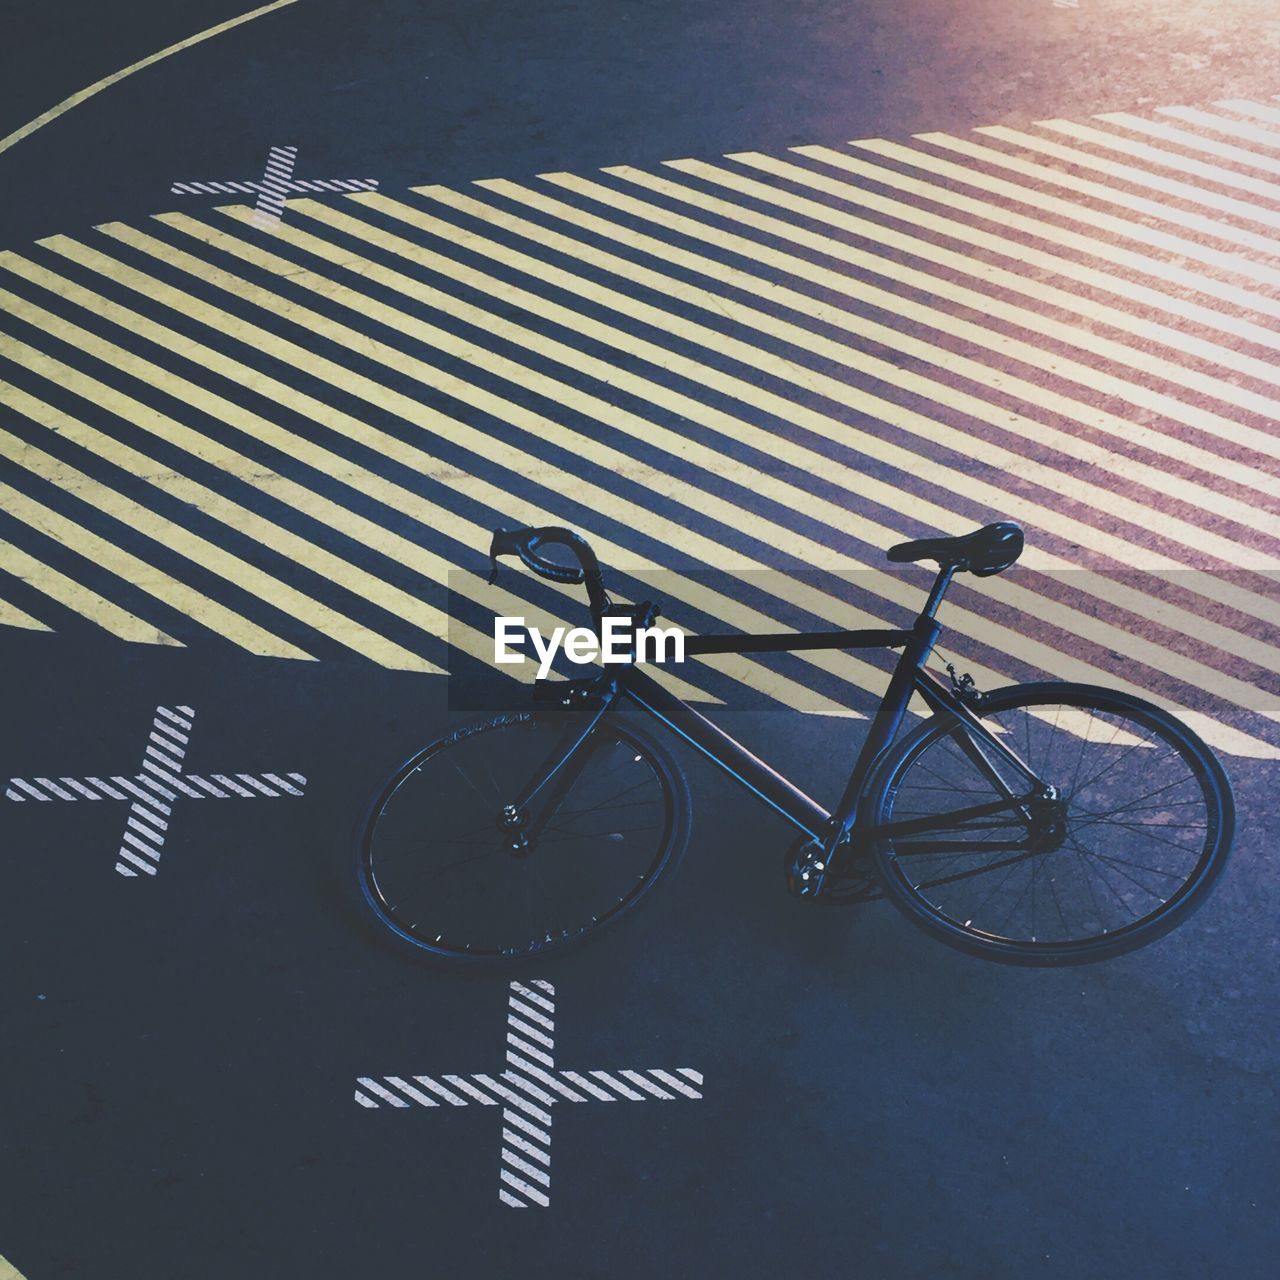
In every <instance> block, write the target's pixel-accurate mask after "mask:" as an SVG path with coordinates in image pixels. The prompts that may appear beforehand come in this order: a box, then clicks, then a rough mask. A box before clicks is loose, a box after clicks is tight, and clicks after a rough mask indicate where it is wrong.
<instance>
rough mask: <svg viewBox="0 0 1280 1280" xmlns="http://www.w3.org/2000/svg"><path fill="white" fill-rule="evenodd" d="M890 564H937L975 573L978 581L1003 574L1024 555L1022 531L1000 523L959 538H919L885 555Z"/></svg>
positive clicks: (946, 567) (1013, 526)
mask: <svg viewBox="0 0 1280 1280" xmlns="http://www.w3.org/2000/svg"><path fill="white" fill-rule="evenodd" d="M886 554H887V555H888V557H889V559H890V560H894V561H898V562H903V561H911V560H936V561H937V562H938V567H939V568H941V569H955V570H956V571H958V572H960V573H973V574H976V575H977V576H978V577H979V578H986V577H990V576H991V574H993V573H1003V572H1004V571H1005V570H1006V569H1007V568H1008V567H1009V566H1010V565H1011V564H1013V562H1014V561H1015V560H1016V559H1017V558H1018V557H1019V556H1020V555H1021V554H1022V529H1021V527H1020V526H1019V525H1016V524H1014V523H1013V521H1012V520H1000V521H998V522H997V523H996V524H989V525H986V526H984V527H983V528H981V529H975V530H974V532H973V533H965V534H961V535H960V536H959V537H957V538H919V539H917V540H916V541H915V542H900V543H898V545H897V546H896V547H890V548H889V550H888V552H887V553H886Z"/></svg>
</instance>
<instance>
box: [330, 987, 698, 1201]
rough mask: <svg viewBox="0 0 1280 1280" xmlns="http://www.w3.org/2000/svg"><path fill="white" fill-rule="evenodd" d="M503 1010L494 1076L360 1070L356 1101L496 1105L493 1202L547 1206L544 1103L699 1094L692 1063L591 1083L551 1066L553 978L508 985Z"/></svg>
mask: <svg viewBox="0 0 1280 1280" xmlns="http://www.w3.org/2000/svg"><path fill="white" fill-rule="evenodd" d="M507 1010H508V1012H507V1054H506V1061H507V1069H506V1070H505V1071H504V1072H503V1073H502V1074H501V1076H499V1077H498V1078H497V1079H495V1078H494V1077H492V1076H489V1075H482V1074H477V1075H470V1076H467V1077H462V1076H453V1075H447V1076H442V1077H440V1080H437V1079H435V1078H433V1077H431V1076H413V1077H411V1079H410V1080H406V1079H405V1078H404V1077H403V1076H376V1077H375V1076H360V1077H358V1078H357V1080H356V1086H357V1087H356V1091H355V1101H356V1103H357V1104H358V1105H359V1106H361V1107H363V1108H365V1109H366V1110H375V1109H377V1108H379V1107H384V1106H385V1107H392V1108H396V1109H399V1110H404V1109H407V1108H409V1107H411V1106H414V1105H417V1106H420V1107H438V1106H442V1105H448V1106H454V1107H465V1106H468V1105H469V1104H471V1103H478V1104H480V1105H481V1106H501V1107H502V1146H501V1150H500V1153H499V1166H498V1180H499V1186H498V1200H499V1202H500V1203H501V1204H503V1205H506V1206H507V1207H508V1208H512V1209H528V1208H539V1209H545V1208H548V1207H549V1206H550V1204H551V1121H552V1112H551V1111H549V1110H548V1109H547V1108H549V1107H553V1106H555V1105H556V1104H558V1103H562V1102H617V1101H619V1100H626V1101H628V1102H654V1101H657V1102H676V1101H679V1100H681V1099H685V1100H696V1099H699V1098H701V1097H702V1096H703V1095H702V1084H703V1080H702V1073H701V1072H700V1071H695V1070H693V1069H692V1068H691V1067H680V1068H678V1069H677V1070H675V1071H664V1070H661V1069H660V1068H650V1069H647V1070H641V1071H636V1070H630V1069H627V1070H622V1071H618V1072H616V1073H611V1072H608V1071H592V1072H590V1073H589V1074H590V1076H591V1077H592V1079H593V1080H594V1081H596V1083H592V1081H591V1080H588V1079H587V1078H586V1077H584V1076H583V1075H582V1074H580V1073H579V1072H576V1071H558V1070H556V1067H555V1061H554V1047H555V1044H554V1039H553V1037H554V1032H555V1021H554V1018H555V1010H556V1006H555V987H554V986H552V984H551V983H550V982H546V981H543V980H542V979H539V978H535V979H533V980H532V981H530V982H529V983H528V984H527V985H526V984H525V983H522V982H513V983H511V985H510V993H509V995H508V997H507ZM533 1023H536V1024H537V1026H538V1027H540V1028H541V1031H540V1032H538V1033H537V1035H536V1037H535V1038H536V1039H537V1042H538V1044H539V1045H541V1046H542V1048H541V1049H534V1048H532V1047H531V1046H530V1045H529V1043H528V1041H527V1037H529V1035H530V1024H533ZM619 1077H622V1079H619ZM441 1080H443V1081H445V1082H447V1084H442V1083H441V1082H440V1081H441ZM447 1086H452V1087H447Z"/></svg>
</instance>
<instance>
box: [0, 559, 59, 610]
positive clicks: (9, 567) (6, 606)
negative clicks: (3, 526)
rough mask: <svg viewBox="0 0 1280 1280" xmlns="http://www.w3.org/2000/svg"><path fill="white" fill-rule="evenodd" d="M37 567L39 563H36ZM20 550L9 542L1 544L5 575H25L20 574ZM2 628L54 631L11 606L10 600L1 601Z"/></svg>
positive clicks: (1, 562) (14, 605)
mask: <svg viewBox="0 0 1280 1280" xmlns="http://www.w3.org/2000/svg"><path fill="white" fill-rule="evenodd" d="M35 563H36V564H37V565H38V564H39V562H38V561H36V562H35ZM17 566H18V549H17V547H15V546H13V545H12V544H11V543H8V542H0V568H3V569H4V572H5V573H8V574H11V575H13V576H14V577H21V576H23V575H21V574H19V573H18V567H17ZM0 627H22V628H23V629H24V630H26V631H52V630H53V628H52V627H51V626H49V625H48V624H47V623H44V622H41V621H40V619H39V618H33V617H32V616H31V615H30V614H29V613H26V612H24V611H23V610H22V609H19V608H18V606H17V605H16V604H10V603H9V601H8V600H2V599H0Z"/></svg>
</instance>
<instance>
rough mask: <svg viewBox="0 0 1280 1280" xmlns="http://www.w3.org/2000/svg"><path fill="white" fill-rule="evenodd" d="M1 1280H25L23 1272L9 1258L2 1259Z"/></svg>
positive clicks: (0, 1260) (0, 1263) (0, 1259)
mask: <svg viewBox="0 0 1280 1280" xmlns="http://www.w3.org/2000/svg"><path fill="white" fill-rule="evenodd" d="M0 1280H24V1278H23V1275H22V1272H21V1271H19V1270H18V1268H17V1267H15V1266H14V1265H13V1263H12V1262H10V1261H9V1260H8V1258H0Z"/></svg>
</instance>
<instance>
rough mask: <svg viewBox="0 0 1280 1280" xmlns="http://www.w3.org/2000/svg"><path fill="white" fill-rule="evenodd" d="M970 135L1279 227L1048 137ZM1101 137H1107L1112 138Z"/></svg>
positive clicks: (1240, 203) (1185, 185) (1225, 200)
mask: <svg viewBox="0 0 1280 1280" xmlns="http://www.w3.org/2000/svg"><path fill="white" fill-rule="evenodd" d="M1036 123H1037V125H1038V127H1040V128H1043V129H1054V130H1055V131H1056V132H1058V133H1060V134H1061V135H1062V136H1064V137H1077V138H1078V139H1079V140H1080V141H1090V142H1092V141H1095V140H1094V139H1092V138H1089V139H1086V138H1084V137H1083V136H1081V135H1078V134H1076V133H1075V131H1074V129H1073V128H1063V129H1058V128H1057V125H1058V124H1059V123H1061V124H1063V125H1066V124H1067V123H1068V122H1067V121H1061V122H1059V121H1053V120H1039V121H1037V122H1036ZM974 132H975V133H980V134H982V135H984V136H985V137H988V138H996V139H998V140H999V141H1001V142H1009V143H1012V144H1013V145H1015V146H1017V147H1020V148H1022V149H1023V150H1026V151H1038V152H1040V153H1041V154H1042V155H1047V156H1052V157H1053V158H1054V159H1055V160H1061V161H1062V162H1063V163H1065V164H1070V165H1075V166H1077V167H1079V168H1082V169H1092V170H1093V171H1094V172H1095V173H1104V174H1106V175H1107V177H1109V178H1118V179H1119V180H1120V181H1121V182H1128V183H1131V184H1133V185H1134V186H1138V187H1146V188H1148V190H1153V191H1162V192H1164V194H1165V195H1170V196H1173V197H1175V199H1178V200H1185V201H1186V202H1187V203H1188V204H1198V205H1202V206H1204V207H1206V208H1210V209H1217V210H1218V212H1220V213H1227V214H1234V215H1235V216H1236V217H1240V218H1244V219H1245V220H1247V221H1255V222H1257V221H1261V222H1263V223H1266V224H1267V225H1280V223H1268V221H1267V218H1266V217H1265V216H1262V217H1259V216H1257V215H1259V214H1263V213H1264V211H1263V210H1260V209H1259V208H1258V206H1256V205H1252V204H1250V203H1249V202H1248V201H1245V200H1234V199H1231V198H1229V197H1225V196H1220V195H1218V193H1217V192H1214V191H1207V190H1205V189H1204V188H1203V187H1197V186H1193V185H1192V184H1191V183H1189V182H1180V181H1178V180H1177V179H1176V178H1168V177H1166V176H1165V175H1164V174H1160V173H1152V172H1150V171H1149V170H1147V169H1139V168H1137V166H1135V165H1131V164H1122V163H1120V162H1119V161H1117V160H1112V159H1109V158H1108V157H1106V156H1099V155H1095V154H1094V153H1093V152H1091V151H1085V150H1083V149H1082V148H1080V147H1068V146H1064V145H1063V144H1062V143H1060V142H1054V141H1053V140H1052V139H1051V138H1045V137H1042V136H1041V135H1040V134H1037V133H1026V132H1024V131H1023V130H1021V129H1010V128H1008V127H1007V126H1005V125H991V126H984V127H983V128H981V129H975V130H974ZM1094 132H1095V133H1101V130H1095V131H1094ZM1103 136H1105V137H1111V136H1112V135H1103Z"/></svg>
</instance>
